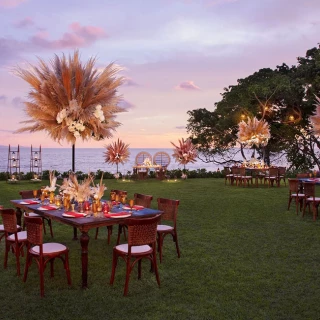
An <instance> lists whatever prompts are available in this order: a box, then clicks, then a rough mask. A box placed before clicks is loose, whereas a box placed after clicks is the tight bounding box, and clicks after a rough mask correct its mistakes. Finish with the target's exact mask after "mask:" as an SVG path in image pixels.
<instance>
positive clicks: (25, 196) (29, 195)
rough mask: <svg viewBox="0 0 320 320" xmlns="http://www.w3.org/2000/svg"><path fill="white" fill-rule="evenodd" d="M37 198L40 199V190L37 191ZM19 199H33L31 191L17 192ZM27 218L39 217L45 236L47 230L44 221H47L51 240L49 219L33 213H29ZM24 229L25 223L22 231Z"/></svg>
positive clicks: (51, 231) (50, 222)
mask: <svg viewBox="0 0 320 320" xmlns="http://www.w3.org/2000/svg"><path fill="white" fill-rule="evenodd" d="M37 191H38V192H37V198H40V196H41V189H39V190H37ZM19 194H20V196H21V199H33V198H34V195H33V190H22V191H20V192H19ZM28 215H29V217H41V219H42V221H43V232H44V233H45V234H46V233H47V230H46V225H45V221H47V223H48V226H49V228H50V234H51V238H53V229H52V221H51V219H49V218H47V217H43V216H40V215H38V214H37V213H34V212H29V213H28ZM24 229H25V222H23V230H24Z"/></svg>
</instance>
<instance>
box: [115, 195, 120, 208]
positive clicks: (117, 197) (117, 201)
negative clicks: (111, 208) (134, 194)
mask: <svg viewBox="0 0 320 320" xmlns="http://www.w3.org/2000/svg"><path fill="white" fill-rule="evenodd" d="M115 200H116V205H117V206H118V208H120V203H119V200H120V196H119V195H118V194H116V196H115Z"/></svg>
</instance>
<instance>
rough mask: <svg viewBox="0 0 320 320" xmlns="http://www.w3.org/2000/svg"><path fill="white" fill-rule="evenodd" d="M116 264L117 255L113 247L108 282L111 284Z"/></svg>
mask: <svg viewBox="0 0 320 320" xmlns="http://www.w3.org/2000/svg"><path fill="white" fill-rule="evenodd" d="M117 264H118V255H117V253H116V251H115V250H114V249H113V253H112V271H111V277H110V284H111V285H112V284H113V282H114V277H115V274H116V267H117Z"/></svg>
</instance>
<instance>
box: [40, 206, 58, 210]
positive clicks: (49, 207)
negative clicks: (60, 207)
mask: <svg viewBox="0 0 320 320" xmlns="http://www.w3.org/2000/svg"><path fill="white" fill-rule="evenodd" d="M38 209H39V210H57V208H56V207H52V206H41V207H39V208H38Z"/></svg>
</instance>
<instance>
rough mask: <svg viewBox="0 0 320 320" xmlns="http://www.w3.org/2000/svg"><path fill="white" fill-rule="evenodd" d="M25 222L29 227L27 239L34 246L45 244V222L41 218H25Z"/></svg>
mask: <svg viewBox="0 0 320 320" xmlns="http://www.w3.org/2000/svg"><path fill="white" fill-rule="evenodd" d="M24 219H25V220H24V221H25V224H26V226H27V239H28V242H29V243H31V244H33V245H41V244H43V230H42V228H43V222H42V218H40V217H28V216H24Z"/></svg>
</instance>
